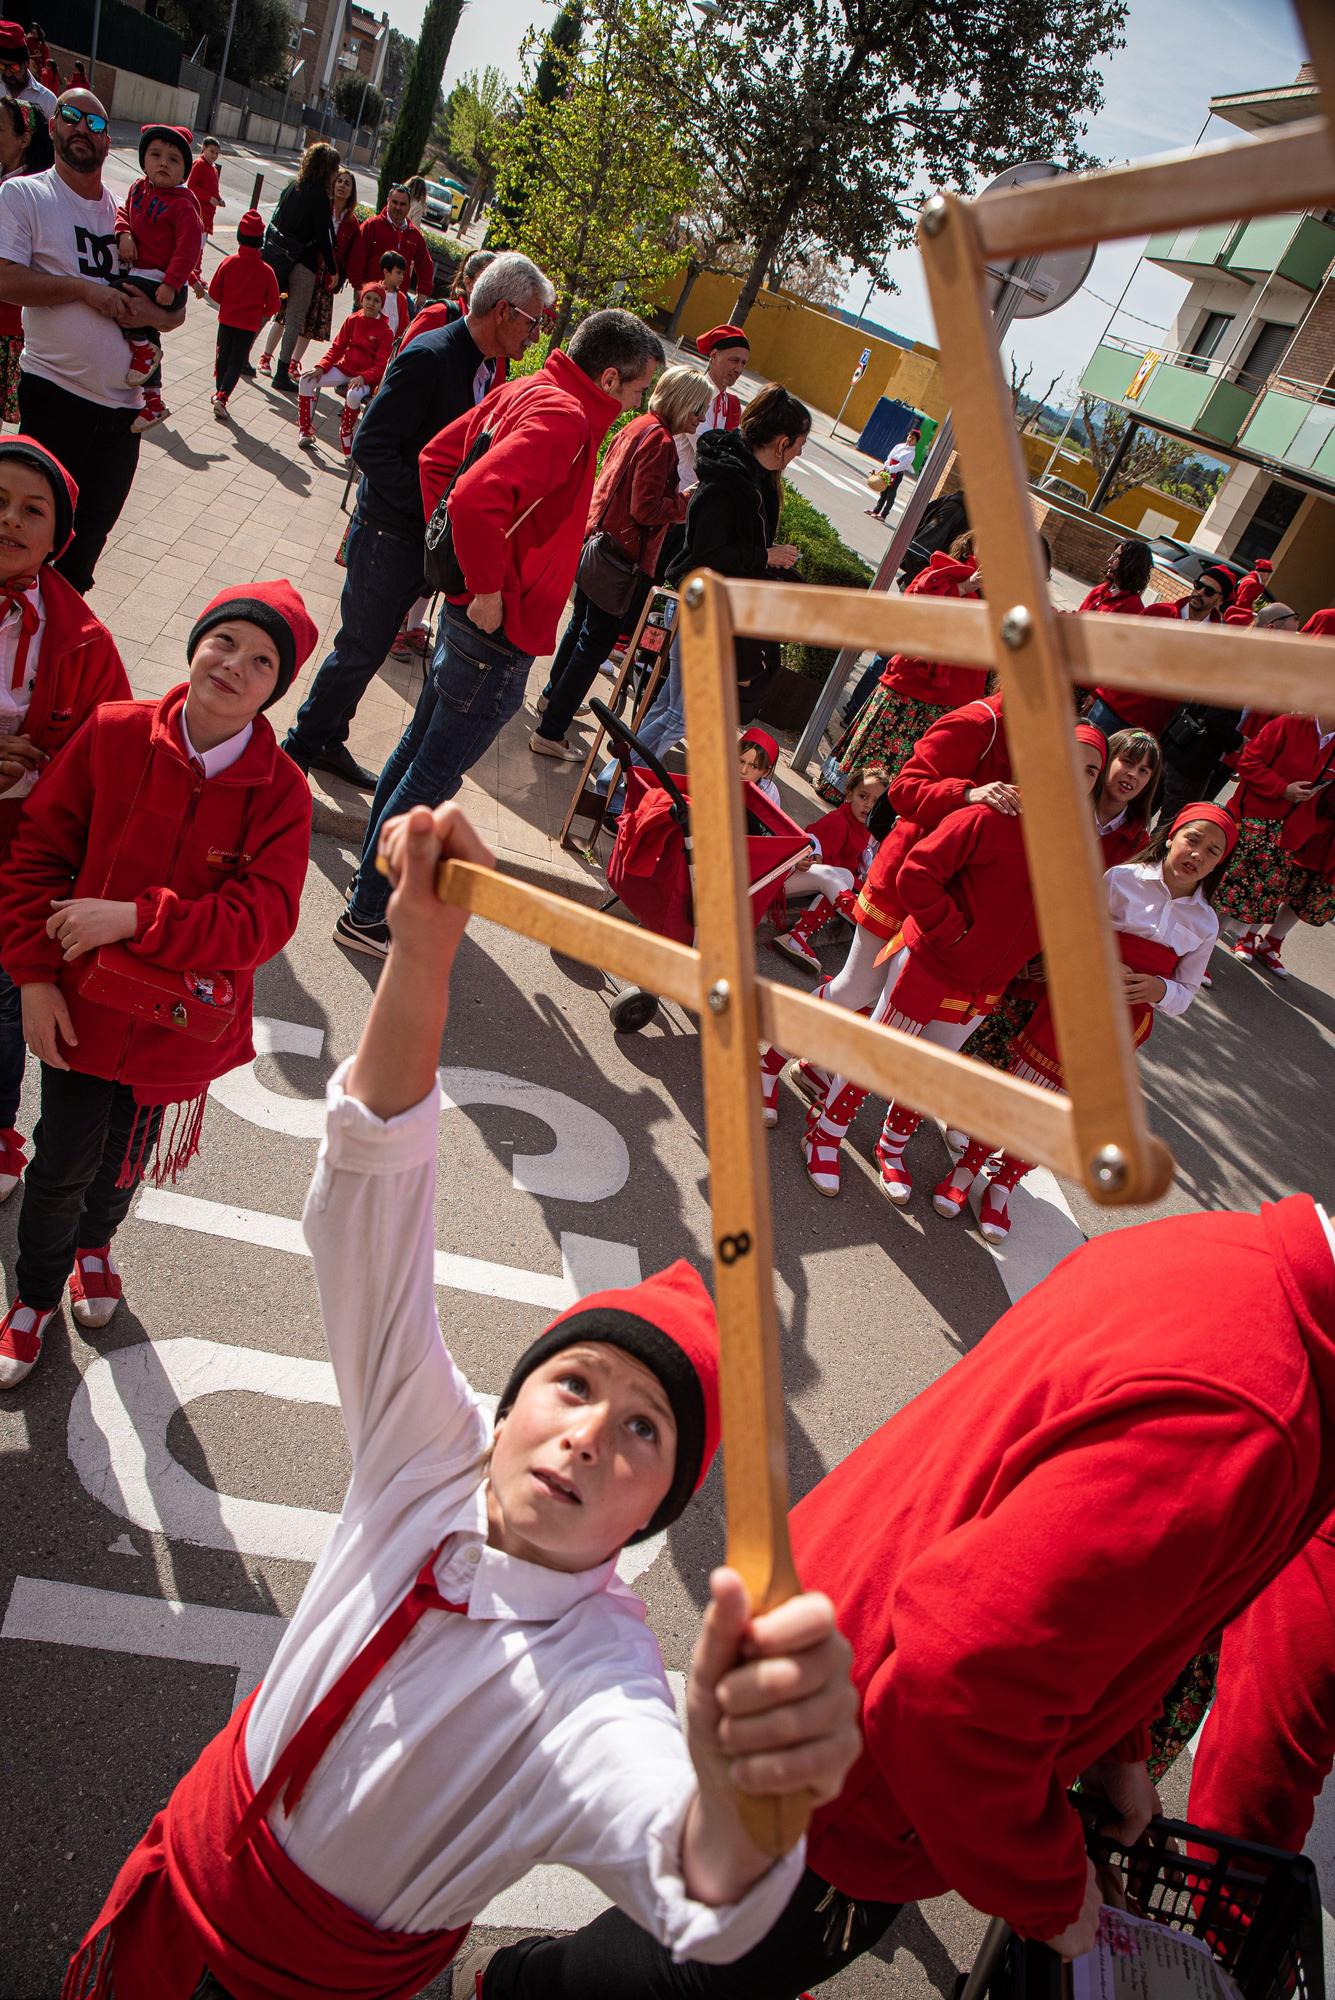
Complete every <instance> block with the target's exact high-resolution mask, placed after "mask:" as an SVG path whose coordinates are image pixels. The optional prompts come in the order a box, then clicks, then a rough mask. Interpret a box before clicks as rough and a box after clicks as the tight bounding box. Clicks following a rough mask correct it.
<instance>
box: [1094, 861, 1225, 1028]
mask: <svg viewBox="0 0 1335 2000" xmlns="http://www.w3.org/2000/svg"><path fill="white" fill-rule="evenodd" d="M1103 879H1104V882H1105V883H1106V884H1107V888H1108V914H1109V916H1110V917H1111V918H1112V923H1113V929H1114V930H1117V931H1129V932H1130V933H1131V935H1132V936H1133V937H1140V938H1148V939H1150V940H1151V941H1152V942H1153V943H1155V944H1166V945H1167V946H1168V947H1169V949H1170V950H1171V951H1174V952H1176V953H1177V974H1176V976H1175V977H1174V978H1172V979H1169V978H1168V977H1167V975H1166V974H1165V975H1163V977H1164V980H1165V984H1166V985H1167V988H1168V991H1167V992H1166V993H1165V994H1164V997H1163V999H1162V1000H1160V1001H1159V1002H1158V1003H1157V1006H1158V1011H1159V1013H1161V1014H1167V1015H1170V1016H1171V1015H1174V1014H1185V1013H1186V1011H1187V1009H1188V1007H1190V1005H1191V1003H1192V1001H1193V1000H1194V999H1195V998H1196V995H1197V994H1198V993H1199V992H1200V987H1201V981H1202V979H1203V978H1204V977H1205V972H1206V968H1207V966H1208V965H1209V963H1210V953H1211V952H1212V951H1213V950H1214V947H1215V940H1216V938H1217V937H1218V936H1219V919H1218V917H1217V916H1216V915H1215V913H1214V911H1213V910H1212V909H1211V907H1210V905H1209V903H1208V902H1207V901H1206V899H1205V894H1204V892H1203V891H1202V890H1201V889H1200V888H1195V889H1193V890H1192V892H1191V894H1190V895H1189V896H1174V895H1171V894H1170V893H1169V891H1168V890H1167V889H1166V888H1165V886H1164V879H1163V864H1162V863H1161V862H1144V861H1124V862H1122V863H1121V865H1120V866H1119V867H1117V868H1110V869H1109V870H1108V872H1107V874H1106V875H1105V876H1104V878H1103Z"/></svg>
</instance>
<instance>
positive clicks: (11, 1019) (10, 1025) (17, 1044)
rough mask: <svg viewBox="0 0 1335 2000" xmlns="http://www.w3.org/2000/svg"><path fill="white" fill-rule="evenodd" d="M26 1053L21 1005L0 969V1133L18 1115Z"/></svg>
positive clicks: (2, 970)
mask: <svg viewBox="0 0 1335 2000" xmlns="http://www.w3.org/2000/svg"><path fill="white" fill-rule="evenodd" d="M27 1058H28V1050H27V1046H26V1044H25V1042H24V1040H23V1001H22V995H21V994H20V992H19V989H18V987H17V986H16V985H15V984H14V982H13V980H12V979H11V978H10V976H9V974H8V973H7V972H6V971H5V970H4V969H3V968H2V967H0V1132H8V1131H9V1130H11V1128H12V1127H13V1124H14V1121H15V1120H16V1118H17V1117H18V1115H19V1096H20V1093H21V1092H22V1089H23V1065H24V1063H25V1062H26V1061H27Z"/></svg>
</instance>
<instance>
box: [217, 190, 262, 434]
mask: <svg viewBox="0 0 1335 2000" xmlns="http://www.w3.org/2000/svg"><path fill="white" fill-rule="evenodd" d="M263 241H264V218H263V217H262V216H261V214H260V212H259V210H258V209H257V208H248V209H247V210H246V212H245V214H244V215H243V216H242V218H241V220H240V222H238V224H237V226H236V243H237V247H236V249H235V251H234V252H233V254H232V255H231V256H230V257H224V258H223V260H222V263H221V264H219V266H218V268H217V270H216V271H215V272H214V274H213V277H212V278H211V279H210V281H209V297H210V298H211V299H212V300H213V302H214V304H215V305H216V306H217V308H218V347H217V352H216V354H215V355H214V360H213V382H214V391H213V396H212V398H211V401H212V403H213V414H214V416H215V417H216V418H217V419H218V422H219V423H220V424H221V423H225V422H226V420H227V398H228V397H229V396H230V395H231V393H232V391H233V389H235V387H236V385H237V383H238V382H239V381H240V380H241V377H242V375H243V374H244V372H245V367H246V363H247V362H248V361H249V359H250V350H251V348H252V346H253V345H254V342H255V335H256V334H257V333H258V332H259V330H260V328H261V327H262V326H263V325H264V322H265V321H266V320H268V319H272V318H273V315H274V314H275V313H276V312H277V311H278V306H279V291H278V280H277V278H276V277H275V276H274V274H273V270H272V267H271V266H270V265H268V264H266V263H265V261H264V259H263V257H261V255H260V245H261V243H263Z"/></svg>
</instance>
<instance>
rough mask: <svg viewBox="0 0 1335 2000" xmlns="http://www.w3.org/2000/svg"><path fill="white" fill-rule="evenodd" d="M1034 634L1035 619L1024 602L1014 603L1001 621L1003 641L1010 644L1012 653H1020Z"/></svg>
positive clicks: (1004, 644) (1006, 644) (1004, 643)
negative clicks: (1026, 608)
mask: <svg viewBox="0 0 1335 2000" xmlns="http://www.w3.org/2000/svg"><path fill="white" fill-rule="evenodd" d="M1033 635H1034V621H1033V619H1032V618H1031V617H1030V616H1029V613H1028V612H1027V611H1026V610H1025V607H1024V606H1023V604H1016V605H1012V607H1011V609H1010V610H1009V611H1008V612H1007V613H1006V616H1005V617H1004V618H1003V619H1002V621H1001V643H1002V645H1003V646H1009V648H1010V650H1011V652H1012V653H1018V652H1019V650H1020V648H1021V646H1027V645H1028V644H1029V641H1030V639H1032V637H1033Z"/></svg>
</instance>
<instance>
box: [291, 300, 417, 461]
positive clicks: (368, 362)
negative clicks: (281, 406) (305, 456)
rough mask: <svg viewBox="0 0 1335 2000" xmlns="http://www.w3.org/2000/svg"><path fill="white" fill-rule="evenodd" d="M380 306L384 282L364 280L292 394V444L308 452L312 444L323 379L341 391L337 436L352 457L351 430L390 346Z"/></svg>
mask: <svg viewBox="0 0 1335 2000" xmlns="http://www.w3.org/2000/svg"><path fill="white" fill-rule="evenodd" d="M384 311H385V288H384V286H383V285H377V284H370V285H363V286H362V289H361V293H360V296H359V298H358V302H357V309H356V311H355V312H350V313H349V314H348V316H347V318H346V319H345V320H344V322H343V324H342V326H341V327H340V328H339V330H338V332H337V333H336V334H335V335H334V344H333V346H332V347H331V348H329V349H327V351H326V352H325V353H324V354H322V355H321V356H320V359H319V360H318V361H317V362H316V364H315V366H314V368H309V369H307V371H306V373H305V374H304V375H303V376H302V378H301V383H300V387H299V391H298V395H297V443H298V444H299V445H301V446H303V447H304V449H306V450H307V451H313V450H314V449H315V403H316V398H317V397H318V396H319V394H320V387H321V384H322V383H324V382H328V384H329V386H330V387H331V388H332V389H339V388H341V389H342V390H343V414H342V416H341V417H340V418H339V424H338V441H339V443H340V444H341V445H342V447H343V456H344V458H349V457H351V455H352V434H353V432H354V431H355V430H356V428H357V418H358V416H359V415H360V413H361V407H362V404H363V403H364V402H365V401H366V398H367V397H368V396H369V395H370V394H371V391H372V390H373V389H374V388H375V387H376V385H377V384H378V383H379V381H380V378H381V376H382V375H383V374H384V372H385V370H386V368H387V367H388V366H389V357H390V351H391V349H392V348H393V346H394V335H393V332H392V331H391V329H390V325H389V322H388V320H387V319H385V317H384Z"/></svg>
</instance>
